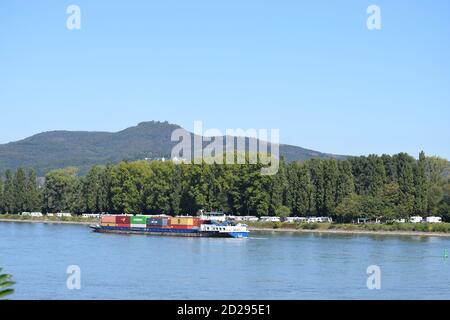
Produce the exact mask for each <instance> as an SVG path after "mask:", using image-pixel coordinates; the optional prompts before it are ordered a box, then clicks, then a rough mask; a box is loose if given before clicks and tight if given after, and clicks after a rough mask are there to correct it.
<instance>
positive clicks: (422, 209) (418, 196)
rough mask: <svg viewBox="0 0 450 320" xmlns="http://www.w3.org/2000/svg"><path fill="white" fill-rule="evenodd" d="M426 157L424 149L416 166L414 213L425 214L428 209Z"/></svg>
mask: <svg viewBox="0 0 450 320" xmlns="http://www.w3.org/2000/svg"><path fill="white" fill-rule="evenodd" d="M425 167H426V157H425V153H424V152H423V151H422V152H421V153H420V156H419V161H418V163H417V165H416V166H415V167H414V187H415V194H414V213H415V214H419V215H420V214H425V213H426V212H427V209H428V196H427V194H428V191H427V185H428V183H427V178H426V173H425Z"/></svg>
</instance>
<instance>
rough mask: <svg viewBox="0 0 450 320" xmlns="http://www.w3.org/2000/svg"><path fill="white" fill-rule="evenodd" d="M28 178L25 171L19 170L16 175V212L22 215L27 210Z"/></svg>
mask: <svg viewBox="0 0 450 320" xmlns="http://www.w3.org/2000/svg"><path fill="white" fill-rule="evenodd" d="M26 198H27V178H26V175H25V170H24V169H22V168H18V169H17V170H16V173H15V175H14V210H15V213H22V212H24V211H25V210H26V201H27V199H26Z"/></svg>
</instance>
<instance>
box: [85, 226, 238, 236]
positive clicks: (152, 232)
mask: <svg viewBox="0 0 450 320" xmlns="http://www.w3.org/2000/svg"><path fill="white" fill-rule="evenodd" d="M91 228H92V229H93V230H94V232H97V233H115V234H139V235H148V236H165V237H167V236H169V237H191V238H235V236H234V235H231V234H226V233H225V234H224V233H222V234H221V233H214V232H199V231H198V230H179V229H143V230H138V229H136V228H134V229H133V228H121V227H91Z"/></svg>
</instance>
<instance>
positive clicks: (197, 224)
mask: <svg viewBox="0 0 450 320" xmlns="http://www.w3.org/2000/svg"><path fill="white" fill-rule="evenodd" d="M202 223H203V220H202V219H194V227H200V226H201V225H202Z"/></svg>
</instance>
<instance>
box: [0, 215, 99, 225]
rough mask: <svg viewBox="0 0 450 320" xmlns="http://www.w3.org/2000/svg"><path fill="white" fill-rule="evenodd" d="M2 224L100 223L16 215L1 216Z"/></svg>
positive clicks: (75, 219)
mask: <svg viewBox="0 0 450 320" xmlns="http://www.w3.org/2000/svg"><path fill="white" fill-rule="evenodd" d="M0 222H19V223H52V224H78V225H90V224H93V223H98V222H99V220H98V219H86V218H81V217H61V218H58V217H26V216H16V215H0Z"/></svg>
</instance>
